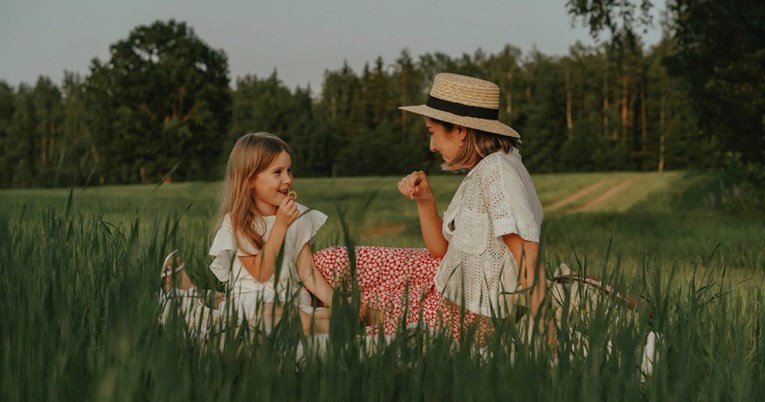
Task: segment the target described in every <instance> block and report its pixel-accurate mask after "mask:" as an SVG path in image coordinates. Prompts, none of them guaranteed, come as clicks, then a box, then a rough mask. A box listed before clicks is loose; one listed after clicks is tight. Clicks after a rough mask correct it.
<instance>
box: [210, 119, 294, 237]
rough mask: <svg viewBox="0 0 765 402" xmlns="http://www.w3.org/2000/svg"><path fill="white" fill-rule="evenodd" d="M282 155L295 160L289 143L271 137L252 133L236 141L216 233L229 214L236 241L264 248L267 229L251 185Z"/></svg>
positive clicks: (223, 191)
mask: <svg viewBox="0 0 765 402" xmlns="http://www.w3.org/2000/svg"><path fill="white" fill-rule="evenodd" d="M282 152H286V153H288V154H289V155H290V157H291V156H292V152H291V150H290V148H289V146H288V145H287V143H286V142H284V140H282V139H281V138H279V137H277V136H275V135H273V134H271V133H265V132H260V133H249V134H245V135H244V136H242V137H241V138H239V140H237V141H236V144H235V145H234V148H233V149H232V150H231V155H230V156H229V158H228V165H227V166H226V177H225V179H224V181H223V187H222V189H221V197H220V207H219V209H218V221H217V224H216V230H217V229H219V228H220V227H221V225H222V224H223V219H224V218H225V216H226V214H228V215H229V216H230V217H231V226H232V228H233V230H234V233H235V234H236V235H237V236H236V239H237V241H238V239H239V236H242V237H243V238H245V239H247V240H248V241H249V242H250V243H251V244H252V245H254V246H255V247H257V248H258V249H261V248H263V244H264V243H265V241H264V240H263V233H265V230H266V227H265V222H263V218H262V217H261V216H259V215H258V214H257V210H256V209H255V191H254V190H253V189H252V186H251V183H252V180H253V179H254V178H255V176H256V175H257V174H258V173H260V172H262V171H263V170H265V169H266V168H268V166H270V165H271V162H273V161H274V159H276V157H277V156H278V155H279V154H281V153H282Z"/></svg>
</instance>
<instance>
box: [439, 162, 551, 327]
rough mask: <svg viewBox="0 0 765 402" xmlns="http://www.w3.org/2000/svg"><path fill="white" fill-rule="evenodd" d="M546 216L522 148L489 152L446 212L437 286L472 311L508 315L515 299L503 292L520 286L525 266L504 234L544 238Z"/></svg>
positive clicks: (524, 237) (460, 188) (527, 238)
mask: <svg viewBox="0 0 765 402" xmlns="http://www.w3.org/2000/svg"><path fill="white" fill-rule="evenodd" d="M542 217H543V213H542V205H541V203H540V202H539V198H538V197H537V193H536V190H535V188H534V183H533V182H532V181H531V177H530V175H529V173H528V171H527V170H526V167H525V166H524V165H523V163H522V161H521V155H520V153H519V152H518V150H517V149H513V150H512V151H511V152H508V153H504V152H502V151H499V152H496V153H493V154H491V155H489V156H487V157H485V158H484V159H483V160H482V161H480V162H479V163H478V164H477V165H476V166H475V167H474V168H473V169H472V170H471V171H470V172H468V174H467V176H465V178H464V179H463V181H462V183H461V184H460V186H459V188H457V192H456V193H455V194H454V198H452V201H451V203H450V204H449V207H448V208H447V209H446V211H445V212H444V218H443V227H442V231H443V234H444V236H445V237H446V240H447V241H449V247H448V248H447V251H446V255H445V256H444V258H443V260H442V261H441V266H440V267H439V269H438V271H437V273H436V278H435V283H436V287H437V289H439V290H440V291H441V292H442V293H443V295H444V297H446V298H447V299H449V300H451V301H453V302H455V303H457V304H460V305H464V307H465V309H467V310H469V311H472V312H475V313H478V314H481V315H485V316H491V315H492V314H496V315H498V316H500V317H504V316H506V315H507V314H508V312H509V309H508V308H507V307H510V305H511V298H510V297H508V296H505V295H503V292H513V291H515V290H517V288H518V282H519V281H518V274H519V271H518V265H517V263H516V261H515V258H514V257H513V255H512V254H511V253H510V250H509V249H508V248H507V245H505V243H504V241H503V240H502V235H505V234H510V233H516V234H518V235H519V236H520V237H522V238H523V239H525V240H528V241H533V242H539V234H540V229H541V225H542ZM463 300H464V301H463Z"/></svg>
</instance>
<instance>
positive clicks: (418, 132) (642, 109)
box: [0, 0, 765, 188]
mask: <svg viewBox="0 0 765 402" xmlns="http://www.w3.org/2000/svg"><path fill="white" fill-rule="evenodd" d="M617 3H618V2H617ZM622 3H623V4H632V3H630V2H622ZM622 3H619V4H622ZM640 3H641V4H642V3H645V0H643V1H641V2H640ZM614 4H616V3H614V2H613V1H593V0H581V1H574V0H571V1H569V2H568V3H567V7H568V11H569V13H570V14H572V16H573V17H575V18H581V20H582V21H583V23H585V24H589V25H590V27H591V30H592V31H593V33H597V31H599V30H610V31H611V34H610V35H609V37H608V39H607V40H606V39H603V40H601V41H600V42H599V43H600V44H599V45H597V46H592V47H588V46H584V45H582V44H580V43H576V44H574V45H572V46H571V47H570V50H569V53H568V54H567V55H565V56H547V55H544V54H542V53H540V52H538V51H531V52H528V53H525V54H524V53H522V52H521V51H520V50H519V49H518V48H516V47H514V46H513V45H512V44H507V45H506V46H505V48H504V49H502V50H501V51H499V52H496V53H487V52H485V51H483V50H481V49H476V50H475V51H474V52H473V53H472V54H467V53H466V54H463V55H462V56H459V57H450V56H449V55H446V54H443V53H438V52H436V53H426V54H422V55H412V54H410V52H409V51H408V50H407V49H403V50H402V51H401V53H400V55H399V56H398V57H397V58H396V59H395V60H383V59H382V58H378V59H376V60H373V61H370V62H369V63H368V64H367V65H365V66H364V68H363V70H362V71H353V70H352V69H351V68H350V67H348V65H340V66H339V67H338V68H337V69H334V70H325V73H324V79H323V82H322V83H321V87H320V88H318V89H314V88H310V87H306V88H301V87H298V88H295V89H294V90H291V89H289V88H287V87H286V86H285V85H284V84H283V83H282V82H281V81H280V79H279V76H278V71H273V73H272V74H271V75H270V76H268V77H257V76H255V75H245V76H243V77H236V78H233V79H232V77H230V76H229V72H228V64H227V57H226V54H225V52H224V51H223V50H216V49H211V48H210V47H209V46H207V45H206V43H205V41H204V39H203V38H200V37H198V36H197V35H196V34H195V32H194V30H193V28H192V27H191V26H189V25H187V24H186V23H184V22H180V21H175V20H168V21H156V22H154V23H151V24H148V25H145V26H138V27H136V28H134V29H133V30H132V31H131V32H129V33H128V35H127V36H126V38H125V39H123V40H120V41H118V42H116V43H114V44H112V45H111V46H110V49H109V57H108V59H107V60H99V59H93V60H92V62H91V64H90V67H89V72H88V73H87V74H85V75H81V74H78V73H72V72H66V73H65V78H64V79H63V82H62V83H60V84H57V83H54V82H52V81H51V80H50V79H49V78H48V77H45V76H40V77H39V79H38V80H37V82H35V83H34V84H33V85H32V84H27V83H22V84H20V85H18V87H13V86H11V85H9V84H8V83H6V82H5V81H2V80H0V169H2V170H3V172H5V173H4V174H3V175H2V176H0V188H11V187H60V186H64V187H68V186H84V185H104V184H123V183H154V182H160V181H189V180H215V179H218V178H219V177H220V176H221V172H222V167H223V164H224V161H225V155H227V152H228V150H229V149H230V147H231V146H232V144H233V141H234V140H235V139H236V138H237V137H239V136H240V135H242V134H244V133H246V132H250V131H269V132H273V133H275V134H277V135H279V136H281V137H283V138H284V139H286V140H287V141H288V142H289V143H290V144H291V146H292V147H293V148H294V154H295V174H296V175H298V176H303V177H305V176H313V177H326V176H332V177H338V176H373V175H375V176H377V175H397V174H401V173H402V172H408V171H411V170H413V169H422V170H426V171H430V172H437V171H438V170H439V167H438V160H437V158H436V157H434V156H433V155H431V154H430V152H429V151H428V149H427V145H426V144H427V138H426V135H425V131H424V129H423V126H422V121H421V119H419V118H417V116H408V115H407V114H406V113H405V112H402V111H400V110H398V106H401V105H408V104H416V103H421V102H423V101H424V99H425V97H426V96H427V92H428V90H429V87H430V83H431V82H432V78H433V76H434V75H435V74H437V73H439V72H455V73H462V74H468V75H474V76H478V77H481V78H485V79H488V80H491V81H493V82H495V83H497V84H498V85H499V86H500V88H501V91H502V95H503V99H502V105H501V112H500V120H502V121H503V122H505V123H508V124H509V125H511V126H512V127H514V128H515V129H516V130H518V131H519V132H520V133H521V136H522V137H523V145H522V149H521V151H522V154H523V155H524V162H525V163H526V164H527V166H528V167H529V169H530V170H531V171H532V172H535V173H544V172H564V171H566V172H568V171H571V172H573V171H659V172H661V171H665V170H679V169H704V168H721V167H723V168H730V167H733V170H734V171H736V172H739V175H740V176H742V177H744V179H746V180H748V181H750V182H752V181H754V183H755V184H756V183H758V182H757V180H760V181H761V182H762V181H765V179H763V176H765V175H764V174H763V169H762V167H761V163H762V160H763V145H765V128H764V127H765V74H764V72H765V43H764V42H763V41H762V40H761V38H762V37H765V24H763V21H765V11H764V10H765V5H763V4H762V3H761V2H757V1H743V2H736V5H735V7H734V6H732V5H731V2H729V1H723V0H707V1H684V0H671V1H668V2H667V13H666V15H665V16H664V17H663V18H662V21H661V25H662V29H663V38H662V40H661V41H660V43H658V44H656V45H655V46H651V47H650V48H649V47H647V46H645V45H644V44H643V42H642V40H641V37H640V32H639V31H640V30H639V28H637V23H635V24H634V25H633V24H632V23H631V21H637V15H636V16H631V15H629V14H626V13H624V12H620V9H619V6H618V5H614ZM641 4H638V5H633V7H637V8H636V9H634V10H630V11H631V12H634V13H636V14H639V13H640V10H639V7H640V5H641ZM596 5H600V6H602V7H595V6H596ZM621 11H623V10H621ZM625 15H627V16H628V17H630V18H626V17H625ZM616 20H620V21H622V23H621V24H617V23H615V21H616ZM723 31H724V32H725V34H724V35H722V34H721V32H723ZM0 78H1V77H0Z"/></svg>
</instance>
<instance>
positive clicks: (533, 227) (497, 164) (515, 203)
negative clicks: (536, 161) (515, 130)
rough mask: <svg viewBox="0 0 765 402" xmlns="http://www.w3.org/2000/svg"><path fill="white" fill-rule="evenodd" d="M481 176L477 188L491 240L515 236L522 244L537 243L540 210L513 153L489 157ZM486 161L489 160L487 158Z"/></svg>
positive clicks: (535, 196)
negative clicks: (487, 215) (485, 212)
mask: <svg viewBox="0 0 765 402" xmlns="http://www.w3.org/2000/svg"><path fill="white" fill-rule="evenodd" d="M492 157H493V158H492V159H491V160H487V161H486V162H490V164H487V165H489V166H485V168H486V169H483V171H482V174H481V184H480V186H481V187H482V188H483V189H484V191H485V194H486V199H485V203H486V204H485V205H486V209H487V213H488V214H489V219H490V221H491V222H492V225H491V226H492V232H493V233H492V234H493V236H494V237H495V238H499V237H501V236H503V235H506V234H510V233H516V234H518V235H519V236H520V237H522V238H523V239H524V240H528V241H534V242H539V236H540V229H541V226H542V206H541V204H540V202H539V198H538V197H537V193H536V189H535V188H534V184H533V182H532V181H531V177H530V176H529V174H528V171H527V170H526V168H525V167H524V166H523V164H522V163H521V160H520V155H519V154H518V153H517V150H514V152H511V153H508V154H504V153H496V154H493V155H492ZM486 159H489V157H487V158H486Z"/></svg>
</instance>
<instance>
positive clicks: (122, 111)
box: [87, 20, 231, 182]
mask: <svg viewBox="0 0 765 402" xmlns="http://www.w3.org/2000/svg"><path fill="white" fill-rule="evenodd" d="M90 69H91V75H90V76H89V77H88V79H87V91H88V97H87V104H88V108H89V110H92V111H94V114H93V115H91V121H90V123H91V127H92V129H93V130H94V131H93V137H94V142H95V144H96V147H97V149H98V156H97V160H98V162H99V163H101V165H102V167H103V170H102V171H101V174H102V179H104V180H105V181H110V182H111V181H114V182H137V181H139V182H147V181H154V180H158V179H160V178H162V177H168V176H166V175H169V173H170V172H171V171H172V170H173V168H174V166H180V168H179V169H178V170H177V171H176V173H175V175H176V176H177V177H178V178H180V179H199V178H205V177H207V175H208V174H209V172H210V166H211V165H214V164H215V163H216V162H218V158H219V155H220V153H221V150H222V148H223V143H224V139H225V137H226V133H227V128H228V127H227V125H228V122H229V119H230V109H231V94H230V89H229V87H228V84H229V78H228V65H227V60H226V55H225V54H224V53H223V52H222V51H219V50H213V49H210V48H209V47H208V46H207V45H206V44H205V43H204V42H203V41H202V40H201V39H200V38H199V37H197V36H196V34H194V31H193V30H192V29H191V28H189V27H187V26H186V24H185V23H178V22H175V21H173V20H170V21H168V22H159V21H158V22H155V23H154V24H152V25H149V26H139V27H137V28H136V29H134V30H133V31H132V32H131V33H130V35H129V36H128V38H127V39H124V40H120V41H118V42H117V43H115V44H113V45H112V46H111V47H110V59H109V60H108V61H107V62H105V63H102V62H100V61H99V60H98V59H95V60H93V62H92V64H91V68H90Z"/></svg>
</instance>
